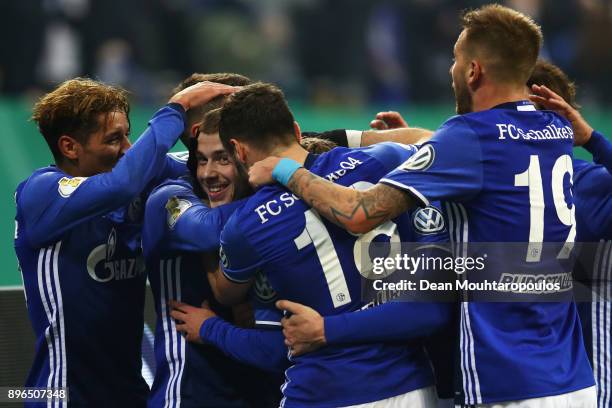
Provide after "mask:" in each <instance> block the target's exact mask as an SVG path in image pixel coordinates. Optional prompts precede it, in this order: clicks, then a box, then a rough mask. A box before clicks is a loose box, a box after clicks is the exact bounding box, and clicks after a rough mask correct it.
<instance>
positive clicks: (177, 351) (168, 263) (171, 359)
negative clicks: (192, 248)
mask: <svg viewBox="0 0 612 408" xmlns="http://www.w3.org/2000/svg"><path fill="white" fill-rule="evenodd" d="M159 275H160V276H159V282H160V286H161V312H162V325H163V329H164V345H165V353H166V361H167V362H168V371H169V378H168V383H167V384H166V394H165V402H164V408H174V407H176V408H178V407H180V406H181V381H182V379H183V371H184V369H185V339H184V338H183V336H181V335H180V334H179V332H178V331H177V330H176V325H175V323H174V319H172V317H171V316H170V313H169V310H170V308H169V306H168V300H177V301H181V257H180V256H179V257H176V258H173V259H162V260H161V261H160V264H159Z"/></svg>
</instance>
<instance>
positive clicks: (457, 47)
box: [453, 29, 466, 53]
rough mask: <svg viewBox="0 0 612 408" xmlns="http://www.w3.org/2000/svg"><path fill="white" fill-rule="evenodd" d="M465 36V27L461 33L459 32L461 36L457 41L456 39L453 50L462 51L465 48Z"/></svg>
mask: <svg viewBox="0 0 612 408" xmlns="http://www.w3.org/2000/svg"><path fill="white" fill-rule="evenodd" d="M465 36H466V32H465V29H463V31H461V33H460V34H459V37H457V41H455V46H454V48H453V51H454V52H455V53H457V52H460V51H461V50H462V49H463V45H464V43H465Z"/></svg>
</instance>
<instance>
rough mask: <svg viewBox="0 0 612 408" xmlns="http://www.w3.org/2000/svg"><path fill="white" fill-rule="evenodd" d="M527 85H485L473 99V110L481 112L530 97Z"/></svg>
mask: <svg viewBox="0 0 612 408" xmlns="http://www.w3.org/2000/svg"><path fill="white" fill-rule="evenodd" d="M528 95H529V94H528V92H527V89H526V88H525V87H510V86H505V87H504V86H493V85H490V86H488V87H483V89H479V91H478V93H476V94H474V96H473V99H472V101H473V102H472V111H473V112H480V111H483V110H487V109H491V108H493V107H494V106H497V105H501V104H502V103H508V102H516V101H522V100H525V99H529V98H528Z"/></svg>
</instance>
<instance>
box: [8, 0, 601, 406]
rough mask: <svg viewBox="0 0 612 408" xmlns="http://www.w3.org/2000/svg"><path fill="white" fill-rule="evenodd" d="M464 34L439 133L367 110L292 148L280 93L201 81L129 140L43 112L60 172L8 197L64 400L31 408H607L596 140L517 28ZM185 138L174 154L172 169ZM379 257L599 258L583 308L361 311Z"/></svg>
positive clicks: (590, 264)
mask: <svg viewBox="0 0 612 408" xmlns="http://www.w3.org/2000/svg"><path fill="white" fill-rule="evenodd" d="M461 24H462V27H463V30H462V31H461V34H460V35H459V37H458V39H457V42H456V44H455V48H454V64H453V66H452V67H451V70H450V73H451V77H452V86H453V90H454V92H455V97H456V108H457V115H456V116H453V117H451V118H450V119H448V120H447V121H446V122H444V123H443V124H442V125H441V126H440V127H439V128H438V129H437V130H436V131H429V130H426V129H420V128H414V127H409V126H408V124H407V123H406V122H405V121H404V119H403V118H402V117H401V116H400V115H399V114H397V113H395V112H381V113H379V114H378V115H377V117H376V118H375V119H374V120H373V121H372V122H371V127H372V128H373V130H369V131H363V132H361V131H350V130H333V131H329V132H322V133H316V132H302V130H301V129H300V126H299V125H298V122H296V118H294V116H293V114H292V112H291V110H290V108H289V106H288V104H287V101H286V100H285V97H284V95H283V93H282V91H281V90H280V89H279V88H277V87H276V86H274V85H272V84H267V83H261V82H254V81H252V80H251V79H249V78H246V77H244V76H242V75H238V74H228V73H219V74H193V75H191V76H190V77H189V78H187V79H185V81H183V82H182V83H181V84H180V85H179V86H178V87H177V88H176V89H175V90H174V92H173V96H172V97H171V98H170V100H169V102H168V104H167V105H165V106H164V107H162V108H161V109H160V110H159V111H157V113H155V115H154V116H153V117H152V119H151V120H150V121H149V124H148V127H147V129H146V130H145V131H144V133H143V134H142V135H141V136H140V137H139V138H138V140H137V141H136V142H135V143H134V145H133V146H132V145H131V144H130V142H129V139H128V136H129V133H130V122H129V118H128V115H129V104H128V102H127V96H126V93H125V91H123V90H122V89H119V88H116V87H113V86H109V85H106V84H103V83H100V82H98V81H94V80H90V79H84V78H77V79H72V80H69V81H66V82H64V83H62V84H61V85H59V86H58V87H57V88H56V89H55V90H53V91H52V92H50V93H48V94H47V95H45V96H43V97H42V98H41V99H40V100H39V101H38V102H37V103H36V105H35V106H34V113H33V120H34V121H35V122H36V123H37V125H38V128H39V130H40V133H41V134H42V136H43V137H44V139H45V141H46V142H47V144H48V145H49V149H50V151H51V153H52V155H53V157H54V161H55V165H51V166H49V167H45V168H41V169H38V170H36V171H35V172H34V173H33V174H32V175H31V176H30V177H29V178H28V179H26V180H25V181H23V182H22V183H21V184H19V186H18V187H17V191H16V193H15V201H16V204H17V214H16V218H15V219H16V230H15V251H16V253H17V257H18V259H19V264H20V268H21V272H22V276H23V281H24V290H25V294H26V301H27V306H28V312H29V316H30V319H31V322H32V326H33V329H34V332H35V335H36V350H35V357H34V361H33V363H32V368H31V370H30V373H29V376H28V378H27V380H26V386H27V387H42V388H55V389H58V388H67V390H68V401H61V400H48V401H46V402H29V403H26V405H27V406H49V407H56V406H57V407H60V406H67V405H68V406H75V407H76V406H87V407H124V406H125V407H144V406H149V407H211V408H212V407H215V408H224V407H228V408H231V407H262V408H263V407H277V406H281V407H287V408H295V407H312V408H315V407H316V408H325V407H364V408H365V407H372V408H374V407H393V408H399V407H449V406H450V407H452V406H478V407H508V408H514V407H516V408H518V407H529V408H531V407H534V408H536V407H538V408H539V407H555V408H557V407H567V408H570V407H571V408H574V407H578V408H581V407H584V408H587V407H589V408H594V407H611V406H612V394H611V392H612V389H611V386H610V382H611V381H612V380H611V378H612V358H611V354H612V353H611V351H612V344H611V337H612V329H611V325H610V319H611V312H612V309H611V307H610V301H609V296H610V295H611V294H612V292H610V291H609V290H608V288H609V286H608V285H607V283H608V281H609V279H610V273H611V272H612V144H611V143H610V142H609V141H608V140H607V139H606V138H605V136H603V135H602V134H600V133H599V132H597V131H595V130H593V129H592V128H591V127H590V126H589V124H588V123H587V122H586V121H585V120H584V119H583V118H582V116H581V115H580V113H579V112H578V110H577V105H576V103H575V101H574V98H575V90H574V88H573V84H572V83H571V82H570V81H569V79H568V78H567V76H565V74H564V73H563V72H562V71H561V70H560V69H558V68H557V67H555V66H554V65H552V64H550V63H547V62H545V61H542V60H538V55H539V51H540V47H541V44H542V41H543V39H542V33H541V30H540V28H539V26H538V25H537V24H535V23H534V22H533V20H531V19H530V18H529V17H527V16H525V15H523V14H521V13H519V12H516V11H514V10H512V9H509V8H506V7H502V6H498V5H488V6H483V7H481V8H479V9H476V10H472V11H468V12H466V13H464V14H463V15H462V16H461ZM179 139H180V140H181V142H182V143H183V144H184V145H185V147H186V148H187V150H188V153H187V154H185V153H178V154H173V153H168V152H169V150H170V149H171V148H172V147H173V146H174V145H175V143H176V142H177V141H178V140H179ZM574 145H578V146H583V147H584V148H585V149H587V150H588V151H589V152H591V153H592V154H593V160H594V163H590V162H585V161H581V160H577V159H573V154H572V149H573V146H574ZM375 241H376V242H380V241H382V242H386V243H391V244H392V243H415V244H418V245H422V246H423V247H428V248H433V249H432V251H436V250H442V249H441V248H447V249H448V248H450V251H451V252H452V255H453V256H456V257H461V256H462V254H465V253H467V251H468V250H469V244H470V243H471V244H472V245H474V244H478V243H492V242H495V243H498V245H500V246H501V247H502V248H504V244H507V245H508V248H510V247H511V245H512V243H527V244H528V247H529V250H528V251H527V253H526V254H525V253H521V257H522V262H524V264H525V265H527V266H537V265H546V262H550V261H551V259H549V256H550V255H549V254H548V253H547V252H546V250H545V246H544V244H547V243H557V244H560V245H561V246H562V247H563V249H564V250H565V249H568V251H571V250H572V248H574V245H573V244H574V243H578V242H594V243H596V244H595V245H594V246H592V248H593V250H592V251H591V252H589V253H586V252H587V251H585V253H580V254H579V255H578V256H579V257H580V258H583V259H586V262H581V263H580V268H581V270H580V271H577V270H575V271H574V272H575V273H576V274H579V275H580V277H581V279H582V280H583V281H584V282H585V284H586V285H587V286H588V287H589V288H590V289H589V292H590V293H591V292H592V296H593V299H592V301H588V302H575V301H574V300H573V299H572V298H571V295H570V297H569V298H568V299H565V300H562V301H544V300H542V301H540V300H539V299H535V300H533V299H532V300H530V301H519V302H517V301H491V302H481V301H475V300H474V298H473V293H470V291H469V290H466V291H461V293H456V297H455V298H454V300H452V301H451V300H449V299H436V298H433V299H429V300H428V301H406V299H399V298H398V299H393V297H392V296H391V297H389V296H386V295H385V294H382V293H380V294H378V295H376V294H375V298H376V301H370V300H371V299H366V298H364V296H363V293H362V289H363V280H364V278H363V276H364V274H365V273H366V272H367V271H364V269H365V268H366V267H365V266H364V264H363V262H361V260H362V259H363V256H364V254H363V252H365V253H366V254H365V256H367V252H368V249H367V248H368V245H369V244H370V243H373V242H375ZM363 248H366V249H365V250H364V249H363ZM444 251H446V250H444ZM563 256H564V255H563V253H562V252H559V255H558V258H562V257H563ZM576 268H578V267H576ZM147 282H148V283H149V284H150V287H151V290H152V293H153V298H154V301H155V310H156V314H157V321H156V327H155V341H154V351H155V373H154V380H153V383H152V386H151V387H149V386H148V385H147V383H146V382H145V380H144V378H143V377H142V373H141V371H142V356H141V343H142V337H143V325H144V303H145V292H146V290H147Z"/></svg>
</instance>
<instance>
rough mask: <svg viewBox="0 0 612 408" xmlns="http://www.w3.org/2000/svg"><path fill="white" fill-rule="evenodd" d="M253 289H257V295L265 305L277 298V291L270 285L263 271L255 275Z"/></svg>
mask: <svg viewBox="0 0 612 408" xmlns="http://www.w3.org/2000/svg"><path fill="white" fill-rule="evenodd" d="M253 287H254V288H255V295H256V296H257V298H258V299H259V300H261V301H262V302H264V303H268V302H271V301H272V300H274V298H275V297H276V291H275V290H274V288H273V287H272V285H270V282H268V278H267V277H266V274H265V273H264V272H263V271H262V270H261V269H260V270H258V271H257V274H256V275H255V283H254V284H253Z"/></svg>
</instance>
